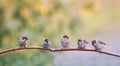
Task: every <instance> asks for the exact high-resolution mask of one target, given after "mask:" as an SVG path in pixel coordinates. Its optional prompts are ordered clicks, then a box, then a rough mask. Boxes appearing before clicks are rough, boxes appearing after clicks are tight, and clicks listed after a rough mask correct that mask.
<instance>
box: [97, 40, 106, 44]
mask: <svg viewBox="0 0 120 66" xmlns="http://www.w3.org/2000/svg"><path fill="white" fill-rule="evenodd" d="M98 42H99V43H100V44H104V45H106V43H104V42H103V41H100V40H99V41H98Z"/></svg>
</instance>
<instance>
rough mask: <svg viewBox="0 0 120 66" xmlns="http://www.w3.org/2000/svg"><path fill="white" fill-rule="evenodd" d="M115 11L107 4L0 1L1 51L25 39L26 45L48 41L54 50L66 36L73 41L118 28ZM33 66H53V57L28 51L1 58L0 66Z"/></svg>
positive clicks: (80, 0)
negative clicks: (22, 38) (25, 37)
mask: <svg viewBox="0 0 120 66" xmlns="http://www.w3.org/2000/svg"><path fill="white" fill-rule="evenodd" d="M102 2H103V4H101V3H102ZM110 2H111V3H112V1H110ZM109 5H112V6H109ZM105 6H106V7H105ZM108 7H111V8H108ZM106 8H107V9H106ZM116 9H117V10H118V12H119V11H120V9H119V8H118V7H116V6H114V3H113V4H110V3H107V1H104V0H97V1H94V0H0V50H4V49H7V48H11V47H16V46H17V43H18V39H19V37H20V36H22V35H26V36H28V37H29V41H28V44H27V45H41V41H42V39H43V38H44V37H48V38H49V39H50V40H51V41H52V43H53V44H52V47H59V46H60V44H59V43H60V41H59V40H60V37H61V35H63V34H68V35H70V36H71V37H72V39H70V40H72V41H73V40H74V39H75V38H79V37H90V36H92V35H95V34H98V33H99V32H101V31H104V30H106V29H109V28H110V29H111V28H114V27H115V26H117V27H119V26H120V24H119V20H118V19H119V18H118V16H120V15H117V14H119V13H118V12H116ZM116 13H117V14H116ZM106 24H107V26H106ZM34 65H35V66H53V65H52V56H51V54H50V53H49V52H46V51H36V50H25V51H15V52H11V53H8V54H4V55H0V66H34Z"/></svg>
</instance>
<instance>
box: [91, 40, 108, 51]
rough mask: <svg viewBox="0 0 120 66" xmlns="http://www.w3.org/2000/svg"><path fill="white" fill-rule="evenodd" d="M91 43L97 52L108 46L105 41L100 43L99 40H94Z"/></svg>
mask: <svg viewBox="0 0 120 66" xmlns="http://www.w3.org/2000/svg"><path fill="white" fill-rule="evenodd" d="M91 43H92V45H93V47H94V48H95V50H102V49H103V45H106V43H104V42H103V41H100V40H98V39H95V40H93V41H92V42H91Z"/></svg>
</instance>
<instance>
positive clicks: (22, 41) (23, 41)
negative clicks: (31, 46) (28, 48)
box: [18, 36, 28, 47]
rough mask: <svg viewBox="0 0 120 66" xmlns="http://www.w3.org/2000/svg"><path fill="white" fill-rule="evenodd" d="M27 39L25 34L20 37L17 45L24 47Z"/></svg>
mask: <svg viewBox="0 0 120 66" xmlns="http://www.w3.org/2000/svg"><path fill="white" fill-rule="evenodd" d="M27 40H28V37H26V36H22V37H20V39H19V43H18V46H19V47H25V45H26V41H27Z"/></svg>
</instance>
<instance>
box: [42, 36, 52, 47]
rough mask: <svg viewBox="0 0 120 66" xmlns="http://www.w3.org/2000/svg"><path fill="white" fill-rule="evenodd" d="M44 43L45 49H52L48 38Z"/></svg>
mask: <svg viewBox="0 0 120 66" xmlns="http://www.w3.org/2000/svg"><path fill="white" fill-rule="evenodd" d="M42 43H43V48H50V44H51V41H50V40H49V39H48V38H44V39H43V41H42Z"/></svg>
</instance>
